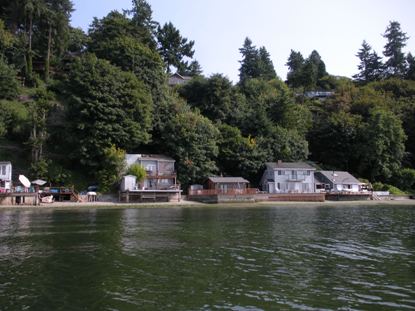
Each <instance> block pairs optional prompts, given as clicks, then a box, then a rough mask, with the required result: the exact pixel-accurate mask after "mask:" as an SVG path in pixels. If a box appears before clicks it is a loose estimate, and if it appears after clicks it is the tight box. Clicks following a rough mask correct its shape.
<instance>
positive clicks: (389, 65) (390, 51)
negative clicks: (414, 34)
mask: <svg viewBox="0 0 415 311" xmlns="http://www.w3.org/2000/svg"><path fill="white" fill-rule="evenodd" d="M383 37H384V38H386V39H387V43H386V45H385V49H384V51H383V55H385V56H386V57H388V60H387V61H386V63H385V73H386V76H387V77H391V76H395V77H403V76H404V75H405V71H406V68H405V55H404V53H403V52H402V49H403V48H404V47H405V46H406V41H407V40H408V38H409V37H408V36H407V35H406V33H404V32H403V31H402V30H401V25H400V24H399V23H398V22H395V21H392V22H389V26H388V27H387V28H386V31H385V33H384V34H383Z"/></svg>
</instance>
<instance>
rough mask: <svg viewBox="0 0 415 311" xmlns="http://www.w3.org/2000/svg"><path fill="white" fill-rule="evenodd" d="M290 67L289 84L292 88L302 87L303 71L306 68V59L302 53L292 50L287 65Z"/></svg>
mask: <svg viewBox="0 0 415 311" xmlns="http://www.w3.org/2000/svg"><path fill="white" fill-rule="evenodd" d="M285 65H286V66H288V74H287V84H288V85H289V86H290V87H294V88H295V87H300V86H301V83H302V81H301V80H302V77H301V76H302V70H303V67H304V57H303V55H302V54H301V53H300V52H296V51H294V50H291V53H290V56H289V57H288V61H287V63H286V64H285Z"/></svg>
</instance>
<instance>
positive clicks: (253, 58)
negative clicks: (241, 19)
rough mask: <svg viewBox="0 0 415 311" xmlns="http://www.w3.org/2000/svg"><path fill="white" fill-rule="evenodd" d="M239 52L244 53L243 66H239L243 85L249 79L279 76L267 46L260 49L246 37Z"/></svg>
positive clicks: (268, 78)
mask: <svg viewBox="0 0 415 311" xmlns="http://www.w3.org/2000/svg"><path fill="white" fill-rule="evenodd" d="M239 52H240V53H241V54H242V60H241V61H240V63H241V67H240V68H239V83H240V84H241V85H243V84H245V82H246V81H247V80H249V79H264V80H272V79H275V78H276V77H277V74H276V73H275V69H274V65H273V63H272V61H271V58H270V54H269V53H268V51H267V49H266V48H265V47H260V48H259V50H258V49H257V48H256V47H255V46H254V45H252V41H251V39H249V38H245V41H244V44H243V46H242V48H240V49H239Z"/></svg>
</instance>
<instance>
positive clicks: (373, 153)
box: [361, 110, 406, 181]
mask: <svg viewBox="0 0 415 311" xmlns="http://www.w3.org/2000/svg"><path fill="white" fill-rule="evenodd" d="M405 140H406V135H405V133H404V131H403V129H402V123H401V121H400V120H399V119H398V118H397V117H396V116H395V115H394V114H393V113H392V112H390V111H385V110H374V111H372V113H371V116H370V119H369V120H368V123H367V127H366V129H365V144H364V146H363V151H364V152H363V154H364V157H363V158H362V162H361V163H362V164H361V173H362V175H363V176H366V177H368V178H370V180H371V181H374V180H385V179H387V178H390V177H391V176H392V175H393V173H394V172H397V171H398V170H399V169H400V168H401V161H402V159H403V156H404V153H405Z"/></svg>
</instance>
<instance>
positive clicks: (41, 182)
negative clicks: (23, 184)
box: [32, 179, 47, 186]
mask: <svg viewBox="0 0 415 311" xmlns="http://www.w3.org/2000/svg"><path fill="white" fill-rule="evenodd" d="M46 183H47V181H46V180H42V179H36V180H33V181H32V184H34V185H38V186H43V185H44V184H46Z"/></svg>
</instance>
